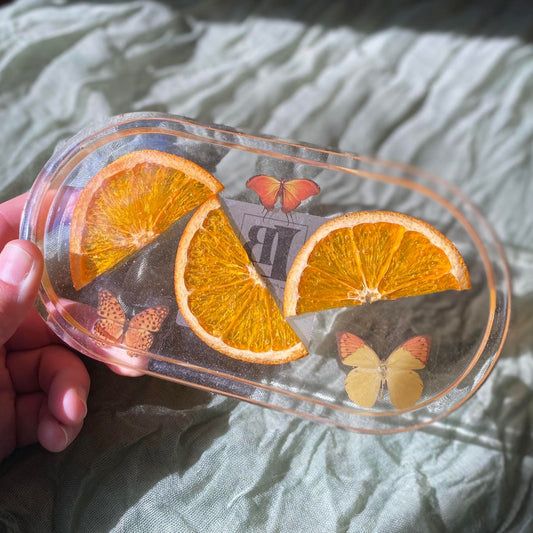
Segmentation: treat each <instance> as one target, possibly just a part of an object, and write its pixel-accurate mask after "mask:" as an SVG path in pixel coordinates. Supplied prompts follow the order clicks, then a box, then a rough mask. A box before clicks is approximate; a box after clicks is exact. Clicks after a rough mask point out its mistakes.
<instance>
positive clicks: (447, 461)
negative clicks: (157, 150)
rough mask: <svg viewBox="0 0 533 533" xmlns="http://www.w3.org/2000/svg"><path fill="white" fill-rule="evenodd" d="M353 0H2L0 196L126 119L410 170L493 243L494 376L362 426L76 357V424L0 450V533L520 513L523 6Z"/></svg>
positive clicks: (528, 44) (532, 274)
mask: <svg viewBox="0 0 533 533" xmlns="http://www.w3.org/2000/svg"><path fill="white" fill-rule="evenodd" d="M352 4H356V3H355V2H343V1H338V0H331V1H327V2H326V1H319V0H314V1H312V0H311V1H308V2H303V1H299V2H285V1H281V0H280V1H268V0H267V1H264V2H255V1H253V0H249V1H245V0H242V1H237V0H228V1H225V2H214V1H210V0H201V1H198V2H194V1H190V0H182V1H177V2H162V1H159V2H158V1H147V2H144V1H135V2H126V1H123V2H118V1H115V2H96V1H86V2H66V1H60V0H56V1H44V0H20V1H17V2H14V3H9V4H7V5H4V6H3V7H1V8H0V146H1V147H2V156H1V157H0V200H2V201H3V200H6V199H8V198H10V197H12V196H15V195H17V194H19V193H21V192H23V191H25V190H27V189H28V188H29V187H30V185H31V183H32V182H33V180H34V178H35V176H36V175H37V173H38V171H39V170H40V168H41V167H42V165H43V164H44V163H45V161H46V160H47V159H48V158H49V157H50V155H51V154H52V152H53V150H54V147H55V146H56V144H57V143H58V142H60V141H61V140H63V139H65V138H68V137H69V136H71V135H72V134H74V133H76V132H77V131H78V130H79V129H81V128H82V127H84V126H86V125H88V124H89V123H91V122H92V121H94V120H96V119H100V118H104V117H107V116H111V115H116V114H120V113H124V112H130V111H144V110H151V111H164V112H170V113H175V114H178V115H184V116H188V117H191V118H193V119H197V120H199V121H202V122H215V123H222V124H226V125H228V126H231V127H234V128H237V129H246V130H248V131H254V132H262V133H266V134H271V135H276V136H280V137H283V138H293V139H298V140H301V141H305V142H310V143H314V144H318V145H322V146H329V147H333V148H335V149H340V150H346V151H350V152H356V153H359V154H364V155H370V156H376V157H380V158H385V159H392V160H397V161H401V162H406V163H411V164H415V165H418V166H421V167H423V168H425V169H427V170H430V171H432V172H434V173H436V174H439V175H441V176H442V177H444V178H445V179H446V180H448V181H450V182H452V183H453V184H455V185H457V186H458V187H459V188H460V189H461V190H462V191H463V192H464V193H466V194H467V195H468V196H469V197H470V198H471V199H472V200H473V202H474V203H475V204H477V206H479V208H480V209H481V210H482V211H483V213H484V214H485V216H486V217H487V219H488V220H489V221H490V223H491V224H492V225H493V227H494V229H495V231H496V233H497V234H498V235H499V237H500V239H501V241H502V243H503V245H504V248H505V251H506V253H507V257H508V261H509V265H510V269H511V272H512V276H513V295H512V296H513V315H512V320H511V325H510V330H509V336H508V340H507V343H506V345H505V347H504V350H503V353H502V354H501V357H500V360H499V362H498V364H497V365H496V367H495V369H494V371H493V372H492V374H491V376H490V377H489V379H488V380H487V382H486V383H485V384H484V385H483V387H481V389H480V390H479V391H478V393H477V394H476V395H475V396H474V397H473V398H472V399H470V400H469V401H468V402H466V404H465V405H463V406H462V407H461V408H459V409H458V410H457V411H455V412H453V413H452V414H451V415H449V416H448V417H446V418H444V419H442V420H440V421H438V422H436V423H435V424H432V425H430V426H427V427H425V428H423V429H420V430H418V431H413V432H407V433H401V434H394V435H384V436H374V435H362V434H355V433H352V432H348V431H346V430H343V429H338V428H334V427H329V426H325V425H319V424H316V423H314V422H311V421H307V420H301V419H297V418H294V417H291V416H290V415H288V414H285V413H281V412H276V411H272V410H268V409H265V408H262V407H259V406H255V405H251V404H248V403H245V402H239V401H236V400H233V399H229V398H226V397H223V396H218V395H211V394H208V393H206V392H202V391H199V390H196V389H192V388H189V387H185V386H181V385H176V384H173V383H170V382H166V381H163V380H158V379H155V378H149V377H142V378H137V379H130V378H125V377H120V376H117V375H115V374H112V373H111V372H110V371H109V370H108V369H107V367H105V366H104V365H102V364H100V363H97V362H95V361H92V360H89V359H87V358H85V361H86V364H87V366H88V368H89V371H90V373H91V376H92V391H91V396H90V400H89V414H88V417H87V420H86V423H85V426H84V429H83V432H82V434H81V435H80V436H79V438H78V439H77V440H76V442H75V443H74V444H73V445H72V446H70V447H69V448H68V449H67V450H66V451H65V452H63V453H60V454H55V455H54V454H51V453H48V452H45V451H44V450H43V449H41V448H40V447H39V446H31V447H28V448H26V449H22V450H18V451H17V452H15V453H14V454H13V455H12V456H11V457H10V458H8V459H7V460H6V461H5V462H4V463H3V464H2V465H0V530H1V531H21V532H28V531H57V532H66V531H76V532H82V531H157V532H163V531H173V532H174V531H180V532H188V531H191V532H192V531H201V532H210V531H213V532H232V531H239V532H240V531H258V532H275V531H283V532H286V531H287V532H308V533H323V532H331V531H339V532H344V531H350V532H359V531H387V532H396V531H411V532H412V531H424V532H429V531H468V532H477V531H479V532H488V531H513V532H514V531H531V530H532V529H533V489H532V484H533V439H532V432H533V398H532V388H533V364H532V355H533V327H532V319H531V313H532V309H533V240H532V238H531V235H532V233H533V209H532V208H531V206H532V205H533V180H532V175H533V98H532V96H533V44H532V37H533V10H532V8H531V7H530V5H531V4H530V3H529V2H528V1H526V0H524V1H512V0H511V1H509V2H505V1H499V2H482V1H480V2H471V3H469V2H453V1H442V2H415V1H403V2H390V3H389V2H370V1H367V2H358V3H357V4H358V7H355V6H353V5H352ZM0 327H1V325H0ZM0 408H1V406H0Z"/></svg>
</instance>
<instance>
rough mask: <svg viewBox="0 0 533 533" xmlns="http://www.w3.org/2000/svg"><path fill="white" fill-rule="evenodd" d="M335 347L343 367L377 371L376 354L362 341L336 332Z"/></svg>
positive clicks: (341, 332)
mask: <svg viewBox="0 0 533 533" xmlns="http://www.w3.org/2000/svg"><path fill="white" fill-rule="evenodd" d="M337 347H338V350H339V356H340V358H341V361H342V362H343V364H345V365H348V366H356V367H359V368H366V369H369V370H372V369H377V368H378V367H379V365H380V360H379V357H378V356H377V354H376V352H375V351H374V350H372V348H370V346H368V344H366V343H365V341H364V340H363V339H361V338H360V337H358V336H357V335H354V334H353V333H348V332H347V331H339V332H337Z"/></svg>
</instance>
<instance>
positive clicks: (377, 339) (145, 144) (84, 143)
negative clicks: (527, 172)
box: [21, 113, 510, 433]
mask: <svg viewBox="0 0 533 533" xmlns="http://www.w3.org/2000/svg"><path fill="white" fill-rule="evenodd" d="M141 149H154V150H159V151H162V152H168V153H172V154H176V155H179V156H181V157H184V158H186V159H188V160H190V161H193V162H194V163H196V164H198V165H200V166H201V167H203V168H204V169H206V170H207V171H209V172H210V173H211V174H213V175H214V176H215V177H216V178H217V180H219V181H220V182H221V183H222V184H223V185H224V190H223V191H222V192H221V193H220V199H221V202H222V204H223V206H224V209H225V211H226V213H227V215H228V216H229V218H230V219H231V221H232V224H233V226H234V228H235V229H236V231H237V232H238V233H239V237H240V238H241V240H242V241H243V242H249V243H250V247H249V248H250V249H251V254H252V256H253V257H252V259H253V261H254V262H255V263H256V265H257V267H258V268H259V269H260V270H261V272H262V273H263V274H264V275H265V276H266V278H268V282H269V284H270V286H271V287H272V288H273V291H274V292H275V293H276V296H277V297H278V298H281V297H282V295H283V288H284V281H285V277H286V273H287V271H288V269H289V268H290V266H291V262H292V261H293V259H294V257H295V255H296V254H297V252H298V250H299V249H300V248H301V246H302V245H303V244H304V242H305V241H306V239H307V238H308V237H309V236H310V235H311V233H312V232H313V231H314V230H315V229H316V228H318V227H319V226H320V225H321V224H323V223H324V222H326V221H327V220H328V219H331V218H332V217H336V216H338V215H342V214H345V213H350V212H356V211H363V210H388V211H398V212H402V213H406V214H408V215H411V216H413V217H416V218H419V219H422V220H424V221H426V222H428V223H429V224H431V225H433V226H434V227H435V228H437V229H438V230H439V231H440V232H442V233H443V234H444V235H445V236H446V237H447V238H448V239H450V240H451V241H452V242H453V243H454V244H455V246H456V247H457V249H458V250H459V252H460V253H461V254H462V256H463V258H464V260H465V262H466V265H467V267H468V270H469V272H470V276H471V281H472V288H471V289H470V290H466V291H444V292H440V293H436V294H431V295H425V296H416V297H408V298H402V299H398V300H394V301H378V302H374V303H372V304H365V305H362V306H355V307H349V308H341V309H334V310H327V311H322V312H319V313H311V314H307V315H302V316H301V317H297V318H294V319H289V320H292V321H293V325H294V328H295V330H296V331H298V333H299V335H300V337H301V339H302V341H303V342H304V344H305V345H306V347H307V348H308V351H309V355H307V356H306V357H303V358H301V359H298V360H295V361H292V362H289V363H284V364H279V365H264V364H255V363H250V362H245V361H239V360H236V359H232V358H230V357H227V356H226V355H223V354H221V353H218V352H216V351H215V350H213V349H211V348H209V347H208V346H207V345H206V344H204V343H203V342H202V341H201V340H200V339H199V338H198V337H197V336H196V335H195V333H194V332H193V331H192V330H191V329H190V328H189V327H188V325H187V323H186V322H185V321H184V320H183V317H182V316H181V315H180V313H179V310H178V306H177V304H176V299H175V296H174V272H173V269H174V263H175V256H176V250H177V246H178V243H179V240H180V236H181V233H182V232H183V228H184V225H185V223H186V222H187V220H188V218H190V215H189V216H186V217H184V218H183V220H181V219H180V220H179V221H178V222H177V223H175V224H174V225H173V226H171V228H170V229H169V230H167V231H166V232H165V233H163V234H162V235H161V236H160V237H159V238H157V239H156V240H155V241H154V242H152V243H151V244H149V245H147V246H146V247H145V248H143V249H142V250H141V251H140V252H139V253H137V254H134V256H132V257H131V258H129V259H128V260H127V261H125V262H123V263H121V264H120V265H119V266H118V267H117V268H114V269H112V270H111V271H109V272H107V273H104V274H102V275H101V276H99V277H97V278H96V279H95V280H94V281H92V282H91V283H89V284H88V285H86V286H85V287H83V288H82V289H80V290H76V289H74V287H73V283H72V280H71V276H70V269H69V238H70V237H69V235H70V223H71V219H72V213H73V209H74V206H75V204H76V200H77V198H78V197H79V194H80V191H81V189H82V188H83V187H84V186H85V185H86V184H87V183H88V181H89V180H90V179H91V178H92V177H93V176H94V175H95V174H96V173H97V172H98V171H99V170H101V169H102V168H103V167H104V166H106V165H108V164H109V163H111V162H112V161H114V160H116V159H117V158H118V157H120V156H122V155H124V154H127V153H129V152H132V151H135V150H141ZM259 174H261V175H269V176H275V177H277V178H282V179H287V178H288V179H292V178H305V179H308V180H312V181H314V182H315V183H316V184H317V185H319V187H320V194H317V195H313V196H312V197H310V198H308V199H307V200H306V201H304V202H303V203H302V204H301V205H300V206H299V207H298V209H295V210H294V211H292V212H291V213H284V212H282V211H281V210H280V209H274V210H272V211H266V210H265V208H264V207H263V205H261V202H260V201H259V198H258V195H257V194H256V193H255V192H254V191H252V190H250V189H248V188H247V187H246V186H245V185H246V182H247V180H248V179H249V178H250V177H252V176H255V175H259ZM21 237H22V238H25V239H30V240H32V241H33V242H35V243H36V244H37V245H38V246H39V247H40V248H41V250H42V252H43V254H44V257H45V273H44V276H43V280H42V285H41V289H40V302H39V311H40V313H41V314H42V316H43V318H44V319H45V320H46V321H47V323H48V324H49V325H50V327H51V328H52V329H53V331H54V332H55V333H56V334H57V335H58V336H59V337H60V338H61V339H63V340H64V341H65V342H66V343H67V344H69V345H70V346H72V347H73V348H75V349H76V350H79V351H80V352H82V353H84V354H86V355H88V356H90V357H93V358H95V359H98V360H101V361H103V362H105V363H108V364H110V365H120V366H122V367H123V368H129V369H130V370H131V371H132V372H134V371H135V372H137V371H140V372H142V373H146V374H150V375H154V376H158V377H161V378H165V379H169V380H173V381H176V382H179V383H184V384H187V385H191V386H193V387H198V388H201V389H205V390H208V391H212V392H217V393H222V394H226V395H228V396H232V397H235V398H240V399H242V400H246V401H250V402H253V403H256V404H260V405H263V406H266V407H271V408H276V409H281V410H283V411H286V412H289V413H293V414H296V415H299V416H304V417H309V418H311V419H314V420H316V421H321V422H326V423H331V424H336V425H339V426H343V427H346V428H350V429H354V430H358V431H363V432H375V433H381V432H394V431H402V430H406V429H412V428H416V427H420V426H422V425H425V424H428V423H430V422H432V421H434V420H436V419H438V418H440V417H442V416H444V415H446V414H447V413H449V412H450V411H452V410H453V409H455V408H457V407H458V406H460V405H461V404H462V403H463V402H465V401H466V400H467V399H468V398H469V397H471V396H472V394H473V393H474V392H475V391H476V390H477V389H478V388H479V386H480V385H481V384H482V383H483V381H484V380H485V379H486V377H487V376H488V374H489V372H490V371H491V369H492V368H493V366H494V364H495V362H496V360H497V358H498V355H499V353H500V350H501V347H502V344H503V342H504V339H505V336H506V332H507V328H508V322H509V312H510V290H509V274H508V270H507V266H506V262H505V258H504V256H503V253H502V249H501V247H500V245H499V244H498V242H497V240H496V238H495V236H494V234H493V232H492V230H491V228H490V227H489V225H488V224H487V222H486V221H485V219H484V218H483V217H482V215H481V214H480V213H479V211H478V210H477V209H476V208H475V207H474V206H473V205H472V204H471V203H470V202H469V200H468V199H467V198H465V196H464V195H462V194H461V192H460V191H459V190H457V189H456V188H454V187H453V186H451V185H449V184H447V183H446V182H445V181H443V180H441V179H439V178H437V177H435V176H433V175H431V174H429V173H427V172H424V171H422V170H419V169H417V168H413V167H409V166H406V165H401V164H396V163H391V162H384V161H378V160H373V159H369V158H365V157H357V156H354V155H349V154H343V153H338V152H334V151H331V150H326V149H321V148H316V147H312V146H306V145H302V144H297V143H293V142H285V141H281V140H279V139H274V138H267V137H261V136H254V135H248V134H243V133H239V132H236V131H232V130H230V129H229V128H225V127H222V126H213V125H202V124H199V123H196V122H193V121H191V120H187V119H184V118H180V117H175V116H169V115H161V114H155V113H154V114H152V113H142V114H140V113H135V114H129V115H123V116H120V117H116V118H113V119H110V120H109V121H108V122H107V123H105V124H103V125H100V126H99V127H93V128H91V129H87V130H84V131H82V132H80V133H79V134H78V135H77V136H75V137H74V138H72V139H70V140H68V141H66V142H64V143H63V144H62V145H61V146H59V147H58V149H57V150H56V152H55V154H54V155H53V157H52V158H51V159H50V161H49V162H48V163H47V164H46V166H45V167H44V168H43V170H42V171H41V173H40V174H39V176H38V178H37V180H36V182H35V184H34V186H33V188H32V190H31V193H30V195H29V198H28V201H27V204H26V209H25V212H24V215H23V220H22V224H21ZM102 291H106V294H111V295H112V297H113V298H114V299H116V301H117V302H118V303H119V305H120V306H121V307H122V309H123V310H124V313H125V314H126V316H127V317H128V318H131V317H132V316H135V315H136V314H137V313H139V312H142V311H143V310H144V309H147V308H153V307H154V306H165V307H166V308H168V310H169V314H168V317H167V318H166V319H165V321H164V322H163V324H162V326H161V328H160V330H159V331H157V332H154V333H153V344H152V345H151V347H150V349H149V351H141V352H137V353H135V354H134V355H135V356H132V354H131V350H129V349H128V347H127V346H124V345H122V344H120V343H117V342H111V341H107V342H105V343H103V342H102V340H101V338H99V337H97V336H95V334H94V332H93V328H94V324H95V321H96V320H97V319H98V311H97V307H98V295H99V294H101V293H102ZM341 331H342V332H349V333H352V334H354V335H357V336H358V337H359V338H360V339H362V340H364V342H365V343H366V344H368V345H369V346H371V347H372V349H373V350H374V351H375V352H376V354H378V356H379V357H380V358H381V359H382V360H384V359H386V358H387V356H388V355H389V354H390V353H391V352H393V351H394V349H395V348H396V347H397V346H399V345H401V344H402V343H404V342H405V341H407V340H408V339H410V338H413V337H415V336H425V337H430V338H431V347H430V351H429V356H428V360H427V364H426V365H425V368H422V369H419V370H417V373H418V374H419V376H420V378H421V380H422V382H423V392H422V395H421V397H420V400H419V401H418V402H417V403H416V404H415V405H413V406H412V407H409V408H404V409H395V408H394V407H393V405H392V403H391V401H390V400H389V397H388V394H387V393H386V392H385V394H384V395H383V397H381V395H380V397H378V399H377V401H376V403H375V405H374V406H373V407H371V408H362V407H359V406H358V405H356V404H355V403H354V402H353V401H351V400H350V398H349V397H348V395H347V392H346V389H345V380H346V377H347V375H348V373H349V372H350V370H351V369H350V368H349V367H347V366H346V365H344V364H342V361H341V359H340V357H339V353H338V345H337V341H336V336H337V333H338V332H341Z"/></svg>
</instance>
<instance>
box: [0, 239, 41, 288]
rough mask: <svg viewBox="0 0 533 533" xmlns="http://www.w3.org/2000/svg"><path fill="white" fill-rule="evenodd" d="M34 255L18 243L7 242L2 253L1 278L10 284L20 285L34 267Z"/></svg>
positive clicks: (0, 258) (0, 259) (0, 262)
mask: <svg viewBox="0 0 533 533" xmlns="http://www.w3.org/2000/svg"><path fill="white" fill-rule="evenodd" d="M33 263H34V259H33V257H32V256H31V255H30V254H29V253H28V252H26V250H24V248H22V247H21V246H18V245H17V244H11V243H7V244H6V245H5V246H4V249H3V250H2V252H1V253H0V280H2V281H3V282H4V283H7V284H8V285H13V286H17V285H20V284H21V283H22V282H23V281H24V280H25V279H26V278H27V277H28V275H29V274H30V272H31V269H32V268H33Z"/></svg>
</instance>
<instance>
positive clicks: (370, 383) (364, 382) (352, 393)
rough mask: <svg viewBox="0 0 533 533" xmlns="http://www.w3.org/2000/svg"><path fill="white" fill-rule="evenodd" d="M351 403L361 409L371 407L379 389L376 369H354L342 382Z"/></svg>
mask: <svg viewBox="0 0 533 533" xmlns="http://www.w3.org/2000/svg"><path fill="white" fill-rule="evenodd" d="M344 387H345V388H346V392H347V393H348V396H349V398H350V400H352V402H354V403H355V404H357V405H359V406H361V407H373V406H374V404H375V403H376V400H377V399H378V394H379V391H380V389H381V375H380V373H379V371H378V369H377V368H375V369H370V368H354V369H353V370H350V373H349V374H348V375H347V376H346V380H345V382H344Z"/></svg>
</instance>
